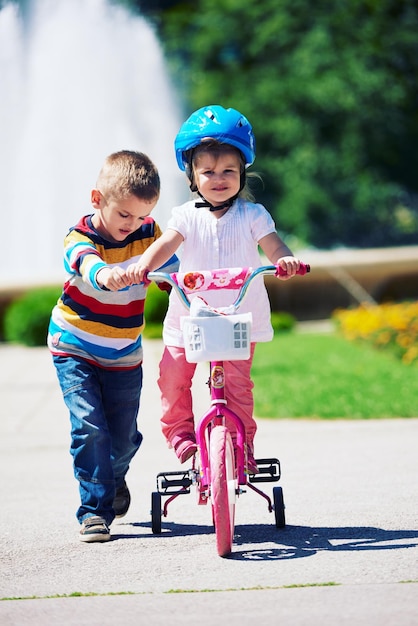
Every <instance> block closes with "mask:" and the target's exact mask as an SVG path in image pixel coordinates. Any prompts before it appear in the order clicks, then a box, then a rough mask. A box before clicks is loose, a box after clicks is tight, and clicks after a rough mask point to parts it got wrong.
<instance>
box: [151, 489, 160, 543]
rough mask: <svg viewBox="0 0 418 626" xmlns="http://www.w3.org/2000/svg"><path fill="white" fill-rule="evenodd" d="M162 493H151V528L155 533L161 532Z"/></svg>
mask: <svg viewBox="0 0 418 626" xmlns="http://www.w3.org/2000/svg"><path fill="white" fill-rule="evenodd" d="M161 514H162V513H161V494H160V493H159V492H158V491H153V492H152V494H151V529H152V532H153V534H154V535H159V534H160V533H161Z"/></svg>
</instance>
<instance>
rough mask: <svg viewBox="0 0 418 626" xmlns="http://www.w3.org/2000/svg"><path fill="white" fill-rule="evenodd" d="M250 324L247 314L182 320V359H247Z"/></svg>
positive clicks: (199, 360) (184, 318)
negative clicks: (184, 353) (183, 350)
mask: <svg viewBox="0 0 418 626" xmlns="http://www.w3.org/2000/svg"><path fill="white" fill-rule="evenodd" d="M251 322H252V315H251V313H239V314H234V315H215V316H210V317H200V316H199V317H182V318H181V324H182V330H183V338H184V347H185V352H186V359H187V360H188V361H189V363H199V362H201V361H242V360H245V359H248V358H249V357H250V347H251Z"/></svg>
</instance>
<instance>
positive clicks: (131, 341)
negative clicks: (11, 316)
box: [48, 150, 178, 542]
mask: <svg viewBox="0 0 418 626" xmlns="http://www.w3.org/2000/svg"><path fill="white" fill-rule="evenodd" d="M159 193H160V179H159V175H158V171H157V169H156V167H155V165H154V164H153V163H152V161H151V160H150V159H149V158H148V157H147V156H146V155H145V154H142V153H140V152H131V151H128V150H124V151H121V152H116V153H114V154H111V155H110V156H108V157H107V159H106V160H105V163H104V165H103V168H102V170H101V172H100V174H99V177H98V180H97V185H96V188H95V189H93V191H92V192H91V203H92V206H93V208H94V209H95V213H94V214H93V215H86V216H84V217H82V218H81V219H80V221H79V222H78V224H77V225H76V226H74V227H73V228H71V229H70V231H69V233H68V234H67V236H66V238H65V240H64V265H65V270H66V272H67V279H66V282H65V284H64V288H63V292H62V295H61V297H60V299H59V300H58V303H57V305H56V306H55V307H54V309H53V311H52V314H51V320H50V325H49V331H48V347H49V349H50V351H51V353H52V357H53V362H54V365H55V368H56V372H57V376H58V380H59V383H60V386H61V390H62V393H63V397H64V401H65V403H66V405H67V408H68V410H69V412H70V421H71V450H70V451H71V454H72V456H73V463H74V475H75V477H76V478H77V480H78V481H79V489H80V499H81V505H80V507H79V509H78V511H77V519H78V521H79V523H80V524H81V530H80V539H81V541H84V542H95V541H108V540H109V539H110V530H109V526H110V524H111V523H112V521H113V520H114V518H115V517H122V516H123V515H125V514H126V513H127V511H128V508H129V504H130V493H129V489H128V487H127V485H126V482H125V475H126V473H127V471H128V468H129V463H130V461H131V459H132V458H133V456H134V455H135V453H136V452H137V450H138V448H139V446H140V444H141V441H142V435H141V433H140V432H139V431H138V429H137V421H136V420H137V414H138V409H139V401H140V394H141V387H142V341H141V333H142V330H143V328H144V303H145V295H146V289H145V287H144V285H143V284H139V285H138V284H137V285H131V281H130V280H129V279H128V278H127V276H126V271H125V268H126V267H128V266H129V265H130V264H131V263H133V262H137V261H138V260H139V259H140V257H141V255H142V254H143V252H144V251H145V250H146V249H147V248H148V246H149V245H150V244H151V243H153V242H154V241H156V240H157V239H158V237H160V236H161V230H160V228H159V226H158V224H156V223H155V222H154V220H153V219H152V218H151V217H150V213H151V211H152V209H153V208H154V207H155V205H156V204H157V201H158V198H159ZM177 265H178V263H177V257H175V256H174V255H173V256H172V257H171V258H170V259H169V261H168V262H167V263H166V264H165V265H164V271H168V272H171V271H175V270H176V269H177Z"/></svg>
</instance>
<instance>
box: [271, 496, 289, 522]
mask: <svg viewBox="0 0 418 626" xmlns="http://www.w3.org/2000/svg"><path fill="white" fill-rule="evenodd" d="M273 503H274V518H275V520H276V528H284V527H285V526H286V517H285V512H284V508H285V507H284V499H283V489H282V488H281V487H273Z"/></svg>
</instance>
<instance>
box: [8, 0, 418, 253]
mask: <svg viewBox="0 0 418 626" xmlns="http://www.w3.org/2000/svg"><path fill="white" fill-rule="evenodd" d="M8 1H10V0H8ZM15 1H16V2H19V4H20V6H21V9H22V11H23V12H25V11H27V10H28V9H27V7H28V5H29V4H30V2H32V1H34V0H15ZM69 1H70V0H69ZM108 1H109V2H111V3H113V4H121V5H123V6H125V7H127V8H128V9H130V10H132V11H136V12H140V13H142V14H143V15H144V16H145V17H146V18H147V19H148V20H149V21H150V22H151V23H152V24H153V25H154V27H155V30H156V32H157V34H158V36H159V38H160V41H161V44H162V47H163V50H164V52H165V56H166V59H167V62H168V65H169V68H170V71H171V74H172V78H173V83H174V84H175V86H176V89H177V92H178V94H179V96H180V99H181V102H182V105H183V112H184V118H186V117H187V116H188V115H189V114H190V113H191V112H192V111H193V110H195V109H196V108H198V107H201V106H204V105H207V104H222V105H224V106H226V107H229V106H231V107H234V108H237V109H239V110H240V111H242V113H244V114H245V115H246V116H247V117H248V118H249V120H250V122H251V123H252V125H253V127H254V131H255V135H256V139H257V159H256V162H255V166H253V169H255V170H256V171H257V172H258V173H259V174H260V175H261V177H262V180H263V185H261V184H260V185H259V186H258V187H256V188H254V193H255V195H256V197H257V199H258V200H259V201H260V202H262V203H264V204H265V206H266V207H267V208H268V209H269V210H270V212H271V213H272V215H273V217H274V218H275V220H276V224H277V227H278V229H279V231H280V232H281V233H282V234H283V235H284V236H285V237H286V236H287V235H289V236H291V237H290V240H291V242H292V245H293V242H294V240H295V239H294V238H295V237H296V240H299V241H300V242H301V243H307V244H309V245H311V246H316V247H320V248H325V249H326V248H333V247H336V246H350V247H359V248H361V247H377V246H394V245H407V244H415V243H416V240H417V233H418V176H417V173H418V150H417V145H418V81H417V76H418V36H417V33H418V3H417V1H416V0H316V1H315V2H312V0H245V2H243V1H242V0H108ZM5 2H6V0H0V6H3V5H4V4H5ZM145 62H146V59H145V58H144V63H145ZM173 163H174V159H173Z"/></svg>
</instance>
